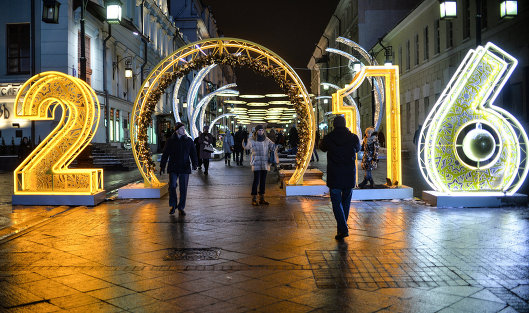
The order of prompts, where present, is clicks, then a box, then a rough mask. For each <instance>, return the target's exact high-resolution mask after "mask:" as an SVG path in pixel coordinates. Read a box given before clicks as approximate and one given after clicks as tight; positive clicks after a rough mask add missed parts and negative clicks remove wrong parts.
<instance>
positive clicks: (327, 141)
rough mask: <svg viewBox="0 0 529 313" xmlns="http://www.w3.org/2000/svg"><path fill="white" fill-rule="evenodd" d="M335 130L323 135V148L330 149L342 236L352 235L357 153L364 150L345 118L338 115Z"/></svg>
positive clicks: (331, 185)
mask: <svg viewBox="0 0 529 313" xmlns="http://www.w3.org/2000/svg"><path fill="white" fill-rule="evenodd" d="M333 124H334V130H333V131H332V132H330V133H329V134H327V135H326V136H325V137H323V140H322V142H321V144H320V149H321V150H322V151H323V152H327V186H328V187H329V192H330V195H331V203H332V210H333V213H334V218H335V219H336V223H337V228H338V233H337V234H336V236H335V237H334V238H336V239H337V240H341V239H343V238H344V237H347V236H349V230H348V229H347V218H348V217H349V207H350V206H351V196H352V189H353V187H354V186H355V184H356V182H355V181H356V153H357V152H358V151H360V140H359V139H358V136H356V135H355V134H353V133H351V132H350V131H349V129H347V128H346V127H345V118H344V117H343V116H341V115H339V116H337V117H335V118H334V123H333Z"/></svg>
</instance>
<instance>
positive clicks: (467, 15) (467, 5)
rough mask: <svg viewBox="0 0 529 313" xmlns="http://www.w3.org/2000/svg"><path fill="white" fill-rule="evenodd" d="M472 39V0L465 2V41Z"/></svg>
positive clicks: (465, 0) (464, 0)
mask: <svg viewBox="0 0 529 313" xmlns="http://www.w3.org/2000/svg"><path fill="white" fill-rule="evenodd" d="M469 37H470V0H463V39H466V38H469Z"/></svg>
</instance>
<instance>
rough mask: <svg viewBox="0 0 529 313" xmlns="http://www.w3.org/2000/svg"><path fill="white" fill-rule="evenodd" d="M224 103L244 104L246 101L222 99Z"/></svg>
mask: <svg viewBox="0 0 529 313" xmlns="http://www.w3.org/2000/svg"><path fill="white" fill-rule="evenodd" d="M223 102H224V103H230V104H246V101H242V100H224V101H223Z"/></svg>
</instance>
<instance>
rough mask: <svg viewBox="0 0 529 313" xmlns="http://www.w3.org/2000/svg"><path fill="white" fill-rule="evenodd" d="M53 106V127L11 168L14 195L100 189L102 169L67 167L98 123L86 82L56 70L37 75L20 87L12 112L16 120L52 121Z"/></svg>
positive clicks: (94, 101)
mask: <svg viewBox="0 0 529 313" xmlns="http://www.w3.org/2000/svg"><path fill="white" fill-rule="evenodd" d="M22 97H23V102H22V103H20V100H21V98H22ZM58 107H60V108H61V109H62V116H61V118H60V120H59V122H58V125H57V126H56V127H55V128H54V129H53V130H52V131H51V133H50V134H49V135H48V136H47V137H46V138H45V139H44V140H43V141H42V142H41V143H40V144H39V145H38V146H37V147H36V148H35V150H34V151H33V152H31V154H30V155H29V156H28V157H27V158H26V159H25V160H24V161H23V162H22V163H21V164H20V165H19V166H18V167H17V168H16V169H15V172H14V176H15V177H14V178H15V194H67V195H70V194H84V195H86V194H94V193H97V192H99V191H102V190H103V170H102V169H69V168H68V166H69V165H70V164H71V163H72V161H73V160H74V159H75V158H76V157H77V156H78V155H79V154H80V153H81V151H82V150H83V149H84V148H85V147H86V146H87V145H88V144H89V143H90V141H91V140H92V137H93V136H94V134H95V131H96V130H97V126H98V124H99V102H98V101H97V96H96V94H95V92H94V90H93V89H92V88H91V87H90V86H89V85H88V84H86V83H85V82H84V81H82V80H80V79H78V78H75V77H72V76H69V75H66V74H63V73H60V72H44V73H41V74H39V75H36V76H33V77H32V78H30V79H29V80H28V81H27V82H26V83H25V84H24V85H23V86H22V88H20V91H19V92H18V94H17V97H16V99H15V110H14V111H15V116H16V118H25V119H28V120H34V121H35V120H53V119H54V116H55V112H56V110H57V108H58Z"/></svg>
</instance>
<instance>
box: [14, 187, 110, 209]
mask: <svg viewBox="0 0 529 313" xmlns="http://www.w3.org/2000/svg"><path fill="white" fill-rule="evenodd" d="M105 197H106V192H105V191H104V190H103V191H100V192H98V193H96V194H93V195H13V196H12V204H13V205H71V206H75V205H87V206H96V205H98V204H99V203H101V202H103V201H105Z"/></svg>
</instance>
